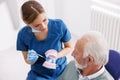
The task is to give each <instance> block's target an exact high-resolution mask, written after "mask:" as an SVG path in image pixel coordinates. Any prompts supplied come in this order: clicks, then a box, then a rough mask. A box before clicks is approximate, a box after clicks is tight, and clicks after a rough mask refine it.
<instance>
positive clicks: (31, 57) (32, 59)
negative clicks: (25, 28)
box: [27, 50, 39, 63]
mask: <svg viewBox="0 0 120 80" xmlns="http://www.w3.org/2000/svg"><path fill="white" fill-rule="evenodd" d="M38 57H39V56H38V54H37V53H36V51H34V50H29V51H28V55H27V60H28V61H29V62H33V63H35V62H36V61H37V59H38Z"/></svg>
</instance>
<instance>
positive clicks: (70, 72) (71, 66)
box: [58, 61, 78, 80]
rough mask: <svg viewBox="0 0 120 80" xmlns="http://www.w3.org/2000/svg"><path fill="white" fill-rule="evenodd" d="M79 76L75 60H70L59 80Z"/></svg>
mask: <svg viewBox="0 0 120 80" xmlns="http://www.w3.org/2000/svg"><path fill="white" fill-rule="evenodd" d="M77 76H78V72H77V69H76V67H75V62H74V61H70V62H69V63H68V64H67V67H66V68H65V70H64V71H63V73H62V74H61V76H60V77H59V78H58V80H74V79H77Z"/></svg>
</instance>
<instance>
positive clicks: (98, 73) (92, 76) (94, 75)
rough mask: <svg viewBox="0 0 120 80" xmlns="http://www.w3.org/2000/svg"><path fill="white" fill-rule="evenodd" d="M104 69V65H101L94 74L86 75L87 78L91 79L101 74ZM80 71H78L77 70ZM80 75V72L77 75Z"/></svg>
mask: <svg viewBox="0 0 120 80" xmlns="http://www.w3.org/2000/svg"><path fill="white" fill-rule="evenodd" d="M104 71H105V67H104V66H103V67H102V68H101V69H100V70H99V71H98V72H96V73H94V74H91V75H89V76H86V77H87V78H88V79H90V80H91V79H93V78H96V77H98V76H99V75H101V74H102V73H103V72H104ZM79 73H80V71H79ZM81 76H82V75H81V74H80V75H79V77H81Z"/></svg>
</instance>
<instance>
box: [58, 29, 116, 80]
mask: <svg viewBox="0 0 120 80" xmlns="http://www.w3.org/2000/svg"><path fill="white" fill-rule="evenodd" d="M72 56H73V57H74V59H75V60H74V61H71V62H70V63H69V64H68V65H67V67H66V68H65V70H64V72H63V74H62V75H61V76H60V77H59V79H58V80H114V79H113V77H112V76H111V75H110V74H109V73H108V71H107V70H106V69H105V67H104V65H105V64H106V63H107V62H108V58H109V48H108V45H107V42H106V41H105V39H104V37H103V36H102V34H101V33H100V32H97V31H90V32H88V33H86V34H84V35H83V36H82V37H81V38H80V39H78V40H77V43H76V45H75V48H74V51H73V52H72Z"/></svg>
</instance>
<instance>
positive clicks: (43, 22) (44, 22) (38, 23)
mask: <svg viewBox="0 0 120 80" xmlns="http://www.w3.org/2000/svg"><path fill="white" fill-rule="evenodd" d="M30 26H31V28H32V29H33V30H37V31H40V32H44V31H47V30H48V18H47V16H46V14H45V13H41V14H39V15H38V17H37V18H36V19H35V20H34V21H33V22H32V23H31V24H30Z"/></svg>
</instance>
